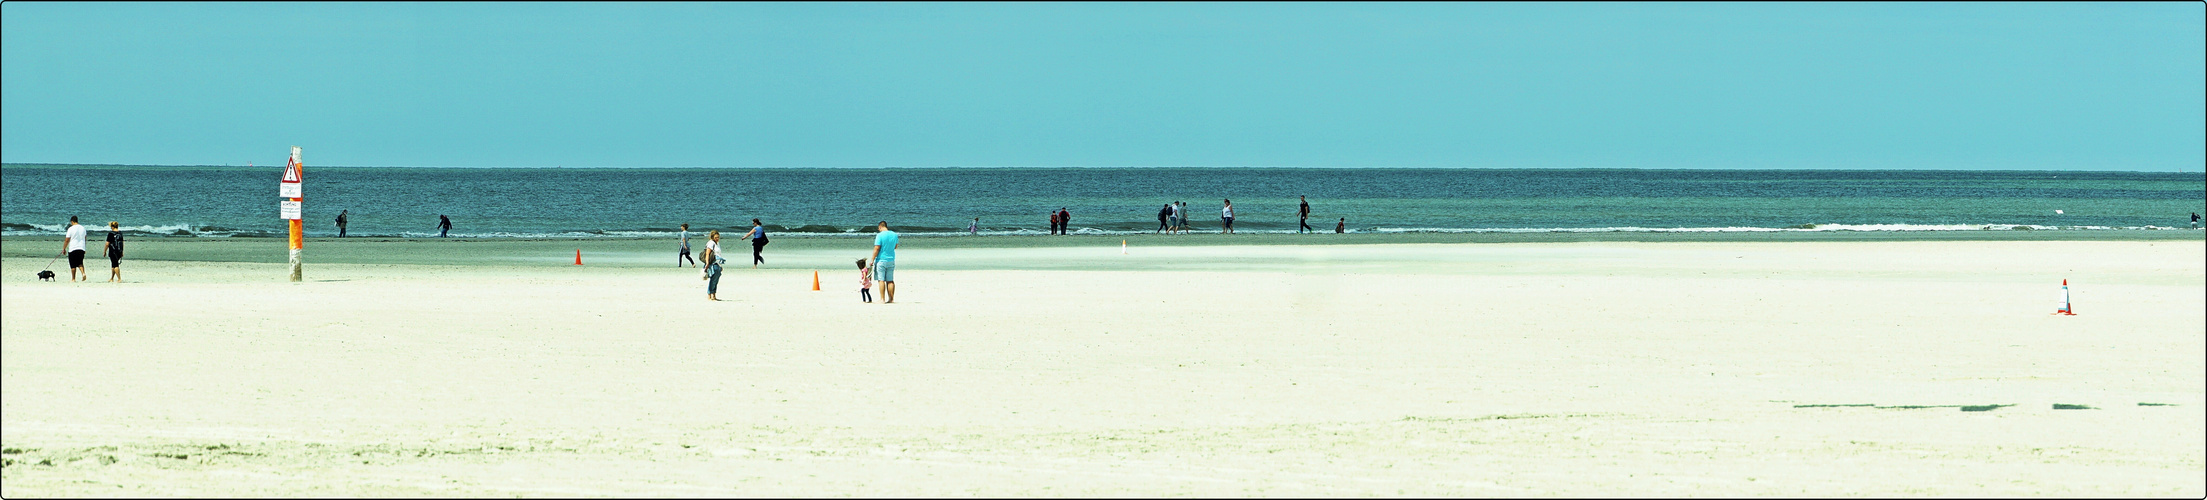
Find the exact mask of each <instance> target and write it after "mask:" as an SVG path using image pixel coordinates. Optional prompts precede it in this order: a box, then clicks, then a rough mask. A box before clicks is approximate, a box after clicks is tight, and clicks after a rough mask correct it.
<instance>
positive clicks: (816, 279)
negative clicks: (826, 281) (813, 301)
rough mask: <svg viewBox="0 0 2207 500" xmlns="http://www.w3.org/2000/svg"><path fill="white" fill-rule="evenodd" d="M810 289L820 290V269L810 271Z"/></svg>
mask: <svg viewBox="0 0 2207 500" xmlns="http://www.w3.org/2000/svg"><path fill="white" fill-rule="evenodd" d="M812 291H815V292H817V291H820V270H818V269H815V270H813V271H812Z"/></svg>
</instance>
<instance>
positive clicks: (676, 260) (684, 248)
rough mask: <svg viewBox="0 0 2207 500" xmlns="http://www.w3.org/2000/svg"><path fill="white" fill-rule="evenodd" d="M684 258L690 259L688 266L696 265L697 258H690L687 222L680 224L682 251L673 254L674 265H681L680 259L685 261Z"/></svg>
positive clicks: (688, 226)
mask: <svg viewBox="0 0 2207 500" xmlns="http://www.w3.org/2000/svg"><path fill="white" fill-rule="evenodd" d="M685 260H686V261H690V267H697V259H692V258H690V225H689V224H683V225H682V253H679V254H675V256H674V267H682V261H685Z"/></svg>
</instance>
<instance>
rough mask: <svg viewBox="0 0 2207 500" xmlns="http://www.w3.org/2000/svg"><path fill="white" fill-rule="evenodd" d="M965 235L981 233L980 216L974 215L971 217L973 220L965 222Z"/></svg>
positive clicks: (978, 234)
mask: <svg viewBox="0 0 2207 500" xmlns="http://www.w3.org/2000/svg"><path fill="white" fill-rule="evenodd" d="M966 235H967V236H980V235H981V218H980V217H974V218H973V222H970V223H967V224H966Z"/></svg>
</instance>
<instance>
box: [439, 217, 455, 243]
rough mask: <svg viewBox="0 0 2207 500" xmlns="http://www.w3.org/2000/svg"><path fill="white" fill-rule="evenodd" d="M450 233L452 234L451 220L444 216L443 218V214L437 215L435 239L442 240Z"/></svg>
mask: <svg viewBox="0 0 2207 500" xmlns="http://www.w3.org/2000/svg"><path fill="white" fill-rule="evenodd" d="M451 233H452V218H451V217H445V216H444V215H443V214H439V215H437V237H438V238H443V237H445V235H447V234H451Z"/></svg>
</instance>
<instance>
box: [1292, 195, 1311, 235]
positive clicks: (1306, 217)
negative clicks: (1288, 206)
mask: <svg viewBox="0 0 2207 500" xmlns="http://www.w3.org/2000/svg"><path fill="white" fill-rule="evenodd" d="M1296 198H1298V199H1301V200H1303V209H1302V210H1301V211H1299V212H1296V214H1295V218H1296V219H1298V220H1300V221H1301V222H1300V223H1301V224H1302V226H1303V227H1301V228H1297V229H1296V230H1295V232H1297V233H1306V232H1310V230H1311V229H1310V197H1309V196H1300V195H1298V196H1296Z"/></svg>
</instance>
